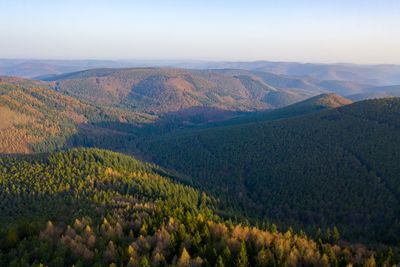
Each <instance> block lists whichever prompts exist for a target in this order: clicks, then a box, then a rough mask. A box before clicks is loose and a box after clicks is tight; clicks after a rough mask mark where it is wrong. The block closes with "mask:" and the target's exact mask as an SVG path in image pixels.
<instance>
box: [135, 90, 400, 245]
mask: <svg viewBox="0 0 400 267" xmlns="http://www.w3.org/2000/svg"><path fill="white" fill-rule="evenodd" d="M329 99H331V98H329ZM330 102H331V101H328V103H330ZM343 103H346V104H347V103H349V102H348V101H341V104H343ZM399 115H400V99H398V98H394V99H382V100H370V101H363V102H357V103H354V104H351V105H346V106H343V107H339V108H335V109H328V110H322V111H320V112H313V113H311V114H307V115H304V116H297V117H291V118H288V119H281V120H276V121H270V120H268V118H267V119H266V120H265V121H258V122H250V123H249V122H244V123H239V124H234V125H227V126H218V127H212V128H208V129H201V130H197V131H189V132H188V131H186V132H182V133H181V134H176V133H175V134H170V135H168V134H167V135H164V136H160V137H157V138H154V139H147V140H142V142H140V147H141V149H142V151H146V152H147V153H148V154H150V155H151V156H152V158H153V160H154V161H155V162H157V163H159V164H161V165H162V166H165V167H168V168H172V169H175V170H177V171H180V172H182V173H184V174H186V175H188V176H190V177H192V181H193V184H194V185H196V186H197V187H198V188H201V189H202V190H207V191H209V192H212V193H213V194H215V195H218V196H220V200H221V202H220V208H221V209H222V210H224V212H226V213H227V214H229V212H233V213H236V212H237V211H240V213H241V214H242V215H245V216H248V217H253V218H269V219H271V220H272V221H273V222H280V223H283V225H301V226H302V227H303V228H308V229H309V230H310V231H311V229H315V228H316V227H322V226H323V227H332V226H333V225H336V226H337V227H338V228H339V229H340V230H341V232H342V233H343V235H344V236H345V237H346V238H348V239H350V240H358V241H366V242H378V243H379V242H382V243H386V244H398V242H399V240H398V238H396V234H395V233H396V232H398V231H399V230H400V224H399V217H398V214H400V213H399V207H400V205H399V204H400V203H399V196H400V191H399V188H400V183H399V179H398V177H397V174H398V173H399V171H400V169H399V166H400V164H399V162H398V159H399V156H400V155H399V151H400V150H399V147H398V144H399V143H400V139H399V138H400V132H399V129H400V127H399V126H400V124H399V123H400V121H399V119H398V118H400V116H399Z"/></svg>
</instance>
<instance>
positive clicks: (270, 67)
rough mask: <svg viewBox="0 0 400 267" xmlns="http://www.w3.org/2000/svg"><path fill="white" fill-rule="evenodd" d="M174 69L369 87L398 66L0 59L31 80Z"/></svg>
mask: <svg viewBox="0 0 400 267" xmlns="http://www.w3.org/2000/svg"><path fill="white" fill-rule="evenodd" d="M167 66H168V67H178V68H190V69H242V70H251V71H259V72H269V73H274V74H278V75H290V76H302V77H303V76H307V77H311V78H314V79H317V80H320V81H323V80H340V81H352V82H358V83H361V84H370V85H393V84H400V65H357V64H315V63H298V62H271V61H253V62H208V61H189V60H188V61H183V60H181V61H179V60H175V61H173V60H170V61H167V60H164V61H163V60H125V61H117V60H24V59H0V76H1V75H3V76H4V75H7V76H20V77H26V78H34V77H40V76H47V75H54V74H62V73H66V72H76V71H81V70H87V69H94V68H132V67H167Z"/></svg>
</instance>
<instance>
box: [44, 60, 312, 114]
mask: <svg viewBox="0 0 400 267" xmlns="http://www.w3.org/2000/svg"><path fill="white" fill-rule="evenodd" d="M260 75H263V76H266V75H267V74H265V73H260ZM271 76H273V75H271ZM268 78H270V81H271V82H272V81H273V80H277V76H276V75H274V76H273V79H272V78H271V77H259V76H257V75H256V74H254V73H249V72H243V71H214V70H188V69H186V70H185V69H172V68H135V69H95V70H88V71H83V72H77V73H70V74H64V75H59V76H55V77H53V78H49V79H48V80H50V81H54V83H55V89H56V90H58V91H62V92H68V93H69V94H71V95H73V96H75V97H77V98H79V99H84V100H86V101H90V102H93V103H96V104H102V105H112V106H126V107H129V108H133V109H134V110H137V111H140V112H147V113H155V114H160V113H169V112H176V111H179V110H185V109H189V108H192V107H211V108H218V109H223V110H236V111H237V110H242V111H251V110H257V109H268V108H276V107H282V106H285V105H288V104H291V103H294V102H297V101H300V100H303V99H305V98H308V97H310V96H312V95H316V94H317V93H316V92H315V90H317V89H316V88H317V87H315V86H314V87H312V86H311V85H307V86H309V87H307V88H297V89H296V90H295V89H293V88H292V87H296V86H298V87H302V86H303V84H302V83H301V82H299V79H297V80H296V81H294V80H293V79H289V78H283V77H281V80H284V82H280V83H278V82H276V83H277V84H279V85H282V86H281V87H275V86H272V85H270V84H268V82H269V80H268ZM310 86H311V87H312V88H310ZM319 92H320V91H319Z"/></svg>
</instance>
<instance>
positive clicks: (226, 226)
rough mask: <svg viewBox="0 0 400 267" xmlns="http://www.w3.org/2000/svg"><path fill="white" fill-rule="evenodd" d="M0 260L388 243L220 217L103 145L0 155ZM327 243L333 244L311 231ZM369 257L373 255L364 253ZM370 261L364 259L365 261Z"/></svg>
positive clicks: (197, 260)
mask: <svg viewBox="0 0 400 267" xmlns="http://www.w3.org/2000/svg"><path fill="white" fill-rule="evenodd" d="M0 166H1V168H0V200H1V201H0V210H1V213H0V222H1V228H0V241H1V242H0V249H1V250H0V265H1V266H72V265H74V266H270V265H271V266H298V265H307V266H311V265H313V266H316V265H318V266H330V265H339V266H345V265H346V264H347V263H352V264H355V265H364V264H374V263H377V264H383V263H384V262H385V263H386V264H393V263H394V262H395V260H396V259H395V258H393V257H392V254H391V252H390V251H388V252H383V253H379V254H376V253H373V252H372V251H369V250H367V249H365V248H364V247H362V246H355V247H348V246H346V247H341V246H337V245H331V244H329V243H324V242H322V241H321V239H319V240H317V241H313V240H311V239H309V238H308V237H306V236H305V235H304V233H301V234H295V233H293V232H292V231H290V230H289V231H287V232H286V233H280V232H277V231H276V229H275V228H274V227H273V226H272V227H267V229H268V230H265V229H264V230H262V229H259V228H255V227H248V226H245V225H235V224H233V223H232V222H230V221H227V222H224V221H222V220H221V219H219V218H218V217H217V216H215V215H213V211H212V203H213V202H214V200H213V199H211V198H209V197H207V195H205V194H201V193H200V192H199V191H197V190H195V189H193V188H191V187H188V186H184V185H181V184H178V183H176V182H174V181H173V180H172V179H171V178H168V177H166V173H165V172H163V171H161V170H160V169H159V168H158V167H156V166H154V165H149V164H144V163H141V162H139V161H137V160H135V159H133V158H131V157H128V156H123V155H121V154H117V153H113V152H109V151H104V150H93V149H91V150H83V149H80V150H71V151H68V152H62V153H53V154H46V155H37V156H31V157H27V156H26V157H22V158H21V157H20V158H5V159H1V160H0ZM321 238H323V239H324V240H326V241H327V242H333V243H334V242H337V239H338V238H339V236H338V235H337V233H336V234H335V235H333V237H332V238H329V239H327V237H324V236H321ZM374 255H375V256H374ZM370 266H374V265H370Z"/></svg>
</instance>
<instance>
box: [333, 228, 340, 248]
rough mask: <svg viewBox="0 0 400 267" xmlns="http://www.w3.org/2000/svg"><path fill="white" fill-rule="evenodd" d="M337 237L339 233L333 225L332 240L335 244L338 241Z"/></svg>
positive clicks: (338, 237)
mask: <svg viewBox="0 0 400 267" xmlns="http://www.w3.org/2000/svg"><path fill="white" fill-rule="evenodd" d="M339 239H340V234H339V231H338V229H337V228H336V226H335V227H333V230H332V242H333V243H334V244H336V243H337V242H338V241H339Z"/></svg>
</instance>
